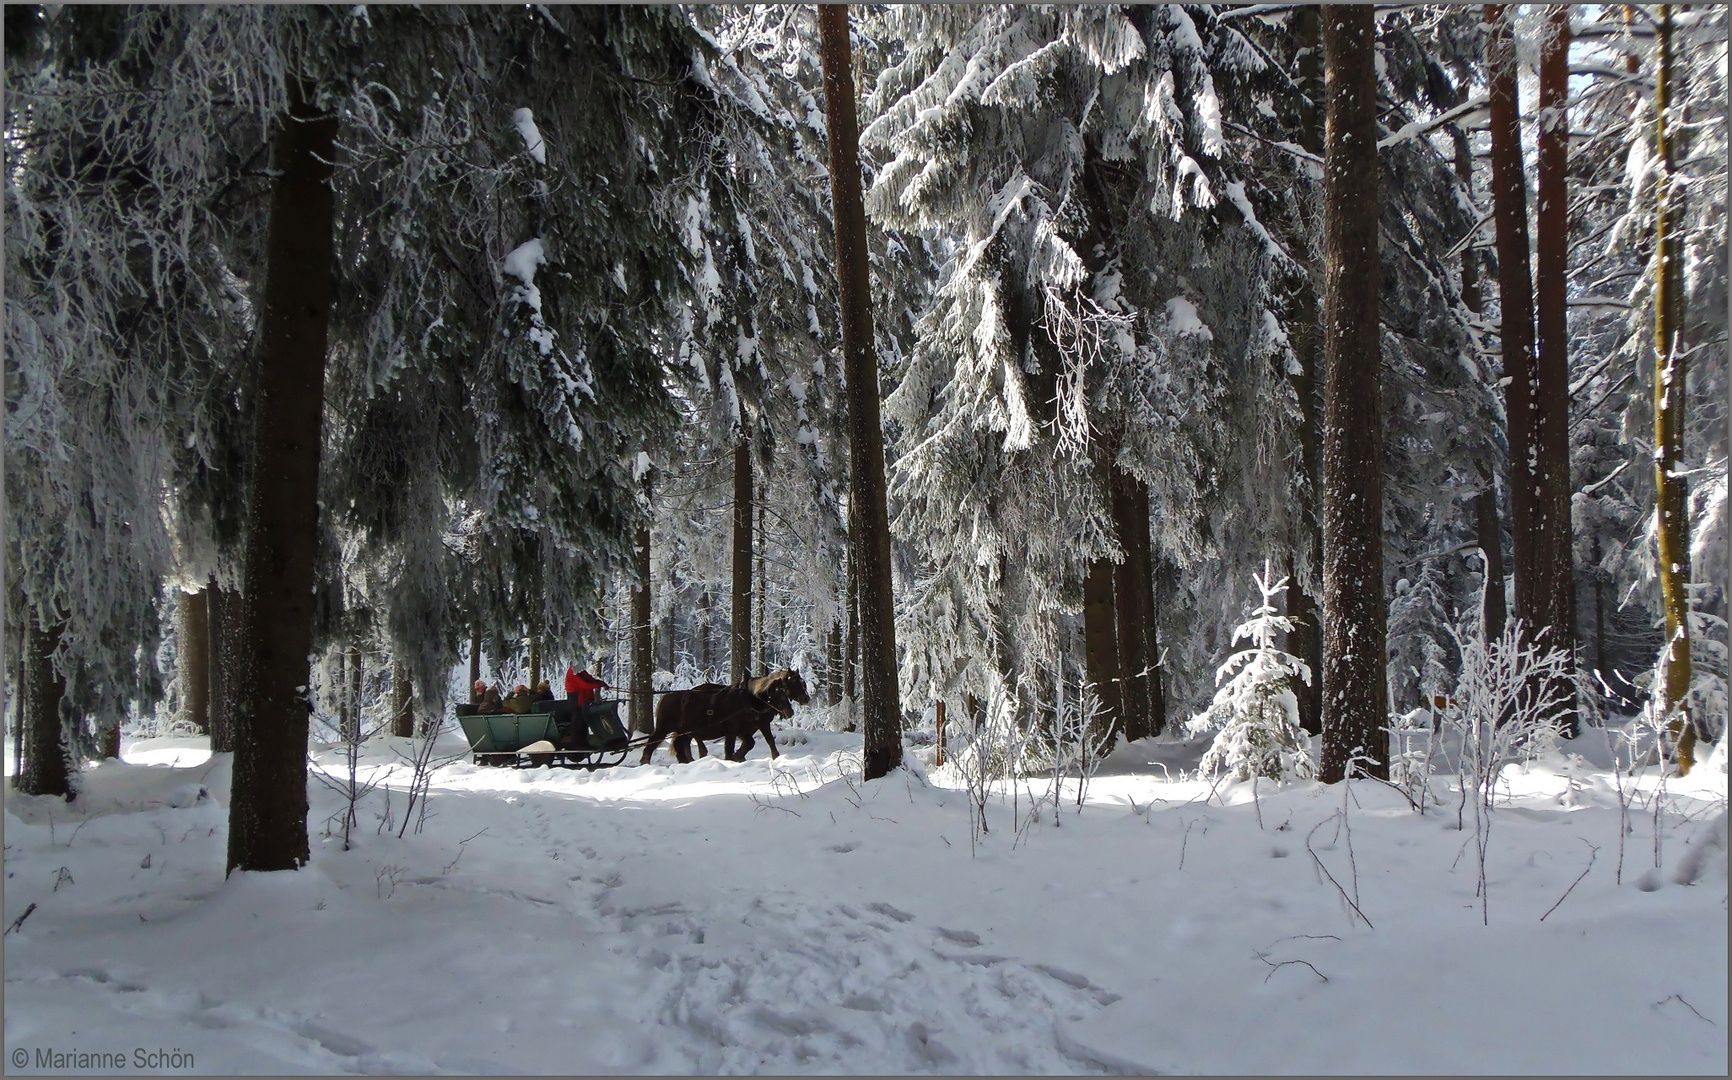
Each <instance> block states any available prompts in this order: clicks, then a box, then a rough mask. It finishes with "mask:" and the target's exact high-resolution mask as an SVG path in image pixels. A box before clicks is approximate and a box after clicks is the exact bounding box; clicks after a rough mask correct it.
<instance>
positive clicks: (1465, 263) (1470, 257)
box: [1450, 124, 1485, 315]
mask: <svg viewBox="0 0 1732 1080" xmlns="http://www.w3.org/2000/svg"><path fill="white" fill-rule="evenodd" d="M1450 134H1451V135H1453V136H1454V138H1455V178H1456V179H1457V180H1460V181H1461V184H1462V186H1463V187H1465V188H1466V189H1467V197H1468V200H1469V201H1470V202H1471V201H1472V200H1473V147H1472V146H1470V145H1469V143H1468V138H1467V129H1466V128H1463V127H1462V126H1461V125H1460V124H1456V125H1454V126H1452V127H1451V128H1450ZM1475 231H1476V232H1477V228H1476V230H1475ZM1479 264H1480V254H1479V247H1478V246H1477V244H1476V243H1475V242H1471V241H1470V242H1469V243H1468V245H1467V247H1465V248H1463V249H1462V252H1461V302H1462V304H1463V305H1464V306H1465V307H1466V308H1467V309H1468V310H1469V311H1471V312H1473V313H1474V314H1475V315H1478V314H1479V313H1480V311H1481V310H1482V308H1483V307H1484V304H1485V301H1484V299H1483V297H1482V295H1481V292H1480V285H1479Z"/></svg>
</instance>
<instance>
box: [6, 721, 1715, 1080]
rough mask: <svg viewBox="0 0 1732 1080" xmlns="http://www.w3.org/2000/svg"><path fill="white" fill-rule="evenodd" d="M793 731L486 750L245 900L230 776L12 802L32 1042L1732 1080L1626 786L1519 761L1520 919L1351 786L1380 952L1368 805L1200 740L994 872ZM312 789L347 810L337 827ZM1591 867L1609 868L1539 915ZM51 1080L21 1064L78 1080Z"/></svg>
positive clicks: (423, 1066) (143, 773)
mask: <svg viewBox="0 0 1732 1080" xmlns="http://www.w3.org/2000/svg"><path fill="white" fill-rule="evenodd" d="M787 741H788V742H790V743H792V744H793V745H788V746H786V747H785V749H786V751H787V752H786V753H785V754H784V756H783V757H782V758H781V759H780V760H779V761H777V762H775V763H774V764H773V765H772V763H770V762H769V761H767V760H766V759H764V758H763V757H762V756H754V757H753V758H752V759H751V760H749V761H747V762H744V763H739V764H735V763H729V762H722V761H718V760H716V759H714V758H711V759H707V760H703V761H700V762H699V763H697V764H694V765H690V766H679V765H664V764H660V763H659V761H660V759H658V764H656V765H653V766H650V767H647V768H638V767H630V766H628V767H626V768H621V769H617V770H613V771H611V772H599V773H596V774H586V773H579V772H565V771H559V770H555V771H552V772H549V771H548V770H523V771H511V770H500V769H479V768H475V767H473V766H470V765H468V764H458V765H454V766H451V767H449V768H448V769H446V770H445V771H444V772H442V773H441V774H440V776H439V779H438V781H437V782H436V785H435V789H434V797H433V802H432V810H433V814H432V816H430V818H429V820H428V822H427V825H426V828H425V830H424V831H423V833H422V834H421V835H419V836H416V835H414V834H411V835H409V836H407V837H405V838H404V839H402V840H398V839H396V838H395V837H394V836H390V835H383V834H380V833H379V832H378V831H377V826H378V824H379V820H380V817H381V815H382V814H383V813H384V801H383V799H384V797H383V795H382V794H375V795H374V796H373V797H371V798H370V800H369V801H368V802H367V803H366V804H365V806H364V807H363V810H362V823H363V824H362V829H361V831H360V833H359V837H358V840H359V842H358V844H357V846H356V847H355V849H354V850H352V851H348V852H344V851H341V850H340V846H341V845H340V843H338V842H336V841H334V840H326V839H325V838H324V837H323V836H322V835H315V838H314V845H315V856H314V861H313V864H312V865H311V866H310V867H309V868H308V869H306V870H305V871H302V872H299V873H295V874H275V875H239V876H237V877H236V878H235V879H231V880H229V881H226V882H225V881H224V880H223V879H222V876H221V867H222V856H223V845H224V842H225V838H224V830H225V827H226V811H225V809H224V808H223V806H222V803H223V801H224V800H225V799H226V789H227V780H226V768H227V763H226V761H222V760H218V761H206V760H202V759H203V758H204V756H205V755H204V753H203V752H202V751H200V750H198V749H196V748H194V747H190V746H177V745H176V744H173V743H171V742H168V741H164V740H157V741H154V742H151V743H137V744H131V745H129V746H128V748H127V757H128V762H127V763H126V764H119V765H115V764H111V765H106V766H101V767H98V768H95V769H93V770H91V772H90V773H89V774H88V776H87V777H86V791H85V794H84V796H83V797H82V798H81V799H80V800H79V802H78V803H77V804H75V805H74V807H73V808H67V807H63V806H60V805H59V804H57V803H50V802H45V801H40V800H31V799H23V798H16V797H9V799H8V817H7V820H6V826H7V829H6V844H7V851H6V869H7V882H6V885H7V889H6V903H5V918H6V920H7V921H8V923H10V922H11V921H12V920H14V919H17V918H18V917H19V915H20V914H21V913H22V912H23V910H24V909H25V907H26V906H27V905H28V904H29V903H32V902H34V903H36V904H37V905H38V910H37V911H35V912H34V913H33V914H32V915H31V916H30V917H29V918H28V919H27V920H26V921H25V923H24V924H23V926H22V927H21V929H20V930H19V931H17V932H16V933H13V934H11V935H9V936H8V937H7V938H6V1017H5V1021H6V1029H5V1030H6V1052H7V1053H8V1054H9V1055H11V1054H14V1053H16V1052H17V1050H19V1049H24V1050H26V1051H27V1052H28V1053H30V1054H32V1055H34V1054H35V1053H36V1052H37V1050H38V1049H39V1048H50V1049H57V1050H85V1051H95V1050H103V1051H109V1050H115V1049H118V1050H120V1051H123V1052H124V1053H126V1054H128V1055H130V1054H132V1053H133V1052H134V1050H135V1049H136V1048H140V1047H142V1048H146V1049H147V1050H149V1049H156V1048H160V1049H163V1050H170V1051H172V1050H174V1049H177V1048H178V1049H180V1050H182V1051H186V1052H189V1053H190V1054H191V1055H192V1057H193V1061H194V1069H195V1070H196V1071H198V1072H255V1073H256V1072H339V1071H341V1072H377V1073H391V1072H399V1073H400V1072H495V1073H497V1072H544V1073H580V1074H581V1073H616V1072H634V1073H636V1072H651V1073H685V1072H727V1073H735V1072H795V1073H826V1072H890V1073H905V1072H916V1073H919V1072H947V1073H1021V1072H1048V1073H1050V1072H1155V1071H1160V1072H1168V1071H1173V1072H1251V1073H1264V1072H1458V1071H1459V1072H1494V1071H1511V1072H1526V1071H1533V1072H1563V1073H1582V1072H1605V1073H1626V1072H1663V1073H1682V1072H1692V1073H1694V1072H1705V1073H1720V1074H1723V1073H1724V1072H1725V1069H1726V1045H1725V1030H1726V1009H1727V1006H1726V925H1725V922H1726V916H1725V903H1726V895H1727V887H1726V871H1725V862H1724V858H1723V854H1722V856H1721V857H1720V858H1719V860H1718V862H1716V863H1715V864H1714V866H1713V868H1712V869H1711V871H1710V873H1709V874H1708V875H1707V876H1706V877H1705V878H1704V879H1703V880H1702V881H1701V883H1700V884H1698V885H1695V886H1691V887H1684V886H1680V885H1677V884H1673V883H1671V881H1670V880H1669V879H1668V878H1667V876H1666V874H1659V875H1651V880H1645V881H1644V885H1646V886H1651V888H1644V887H1638V886H1637V885H1636V884H1634V882H1635V881H1636V879H1637V878H1638V877H1639V876H1640V875H1641V872H1642V871H1643V870H1644V869H1645V868H1646V867H1648V866H1651V864H1652V850H1651V849H1652V840H1651V835H1650V834H1648V833H1647V832H1646V831H1645V830H1646V828H1647V825H1646V824H1645V823H1643V822H1638V823H1637V829H1638V833H1637V835H1634V836H1632V837H1630V838H1629V840H1628V844H1629V849H1628V850H1627V852H1626V862H1625V874H1624V884H1623V885H1622V886H1621V887H1619V886H1616V885H1614V884H1613V880H1612V878H1613V863H1614V860H1615V850H1614V849H1615V846H1616V835H1617V811H1616V802H1615V799H1612V798H1611V796H1610V795H1609V794H1608V793H1607V792H1605V791H1603V790H1601V787H1602V786H1601V785H1599V784H1598V783H1597V782H1592V781H1591V782H1590V783H1589V784H1588V786H1587V787H1586V788H1585V789H1583V790H1581V791H1578V792H1576V793H1575V794H1573V795H1563V794H1561V793H1563V791H1564V787H1565V784H1564V781H1563V779H1562V778H1561V777H1560V776H1558V775H1557V774H1556V772H1555V771H1550V772H1548V771H1547V770H1545V769H1534V770H1530V773H1529V774H1528V775H1526V776H1524V777H1521V778H1519V781H1518V785H1517V787H1516V790H1515V794H1516V798H1515V800H1514V803H1513V805H1511V806H1510V807H1508V808H1506V809H1500V810H1499V815H1500V817H1499V820H1498V824H1497V832H1496V833H1494V838H1493V841H1492V852H1493V856H1492V864H1491V867H1490V869H1489V876H1490V880H1491V889H1492V891H1491V925H1490V926H1489V927H1485V926H1482V925H1480V914H1479V910H1478V905H1477V903H1476V902H1475V900H1474V884H1475V881H1476V876H1477V875H1476V871H1475V869H1474V867H1473V866H1472V865H1471V864H1472V863H1473V858H1472V854H1471V851H1470V852H1469V853H1468V854H1467V855H1465V856H1462V858H1461V859H1460V860H1459V861H1457V859H1456V856H1457V853H1458V852H1459V851H1460V850H1461V847H1462V842H1463V839H1464V838H1463V834H1462V833H1460V832H1457V831H1455V829H1454V820H1453V814H1450V815H1438V814H1435V813H1433V814H1428V815H1427V816H1425V817H1423V818H1421V817H1418V816H1417V815H1414V814H1413V813H1412V811H1411V810H1409V809H1408V808H1407V807H1406V805H1405V804H1404V803H1402V802H1401V801H1400V799H1399V798H1398V797H1397V796H1395V795H1394V794H1393V793H1392V792H1389V791H1387V790H1386V789H1382V788H1377V787H1369V786H1368V787H1362V788H1356V789H1355V791H1354V794H1353V803H1352V804H1350V817H1349V820H1350V823H1351V829H1352V834H1351V838H1352V851H1351V858H1352V861H1351V862H1349V855H1350V852H1349V850H1348V843H1347V836H1345V835H1341V834H1340V831H1339V830H1335V833H1336V835H1332V831H1331V828H1330V827H1329V826H1324V827H1322V828H1320V829H1319V830H1318V832H1317V833H1316V834H1315V835H1312V836H1311V838H1310V840H1311V843H1310V847H1311V848H1312V849H1314V850H1315V851H1316V852H1317V854H1318V856H1319V858H1320V859H1321V860H1322V861H1323V863H1324V864H1325V865H1326V866H1328V867H1329V868H1330V870H1331V873H1334V874H1335V875H1336V876H1337V877H1338V878H1339V879H1340V880H1341V881H1343V883H1344V885H1348V887H1350V888H1351V887H1352V886H1351V884H1350V882H1351V881H1352V877H1351V874H1352V872H1353V870H1354V868H1356V869H1357V878H1358V885H1357V888H1358V890H1359V902H1360V906H1361V907H1362V909H1363V910H1364V911H1365V912H1366V914H1367V916H1368V917H1369V918H1370V919H1371V920H1372V922H1373V923H1374V924H1375V929H1371V928H1368V927H1366V926H1365V925H1364V924H1363V923H1361V922H1359V921H1358V920H1357V918H1356V917H1354V916H1352V915H1351V913H1350V912H1349V911H1348V910H1347V909H1346V907H1345V905H1344V904H1343V902H1342V900H1341V898H1340V895H1339V894H1338V893H1337V892H1336V889H1335V887H1334V886H1333V885H1332V884H1330V883H1329V881H1328V880H1327V879H1326V878H1325V877H1324V876H1323V875H1322V874H1320V873H1319V871H1318V870H1317V868H1316V866H1315V865H1314V863H1313V861H1312V857H1311V853H1310V851H1308V849H1307V842H1306V841H1307V834H1308V833H1309V832H1310V830H1311V829H1312V828H1313V826H1316V825H1318V823H1320V822H1325V821H1327V820H1328V819H1329V818H1330V817H1331V815H1333V814H1334V813H1335V812H1336V811H1337V810H1338V809H1339V807H1340V804H1341V797H1340V793H1339V789H1335V790H1333V791H1332V790H1329V789H1323V788H1320V787H1317V786H1315V785H1301V786H1296V787H1291V788H1288V789H1285V790H1282V791H1279V792H1275V793H1271V792H1270V791H1269V790H1267V789H1265V790H1263V791H1262V792H1261V793H1260V810H1261V817H1262V825H1261V826H1260V825H1259V823H1258V820H1257V811H1258V809H1259V807H1258V806H1256V805H1253V803H1252V801H1251V794H1250V792H1249V791H1248V790H1241V789H1234V790H1228V791H1223V792H1221V797H1217V798H1216V799H1215V800H1213V801H1208V802H1205V801H1204V797H1205V796H1206V794H1207V791H1208V788H1207V786H1206V785H1201V786H1200V785H1197V784H1196V783H1195V782H1184V783H1177V782H1175V783H1168V782H1166V781H1164V780H1162V779H1160V770H1159V769H1156V768H1151V767H1150V766H1149V765H1148V762H1149V761H1150V760H1153V759H1155V758H1158V757H1161V756H1163V755H1167V756H1169V757H1170V755H1171V754H1173V753H1174V752H1176V748H1167V747H1147V746H1141V745H1139V746H1137V747H1132V748H1128V749H1126V750H1123V751H1121V752H1120V753H1119V754H1118V755H1115V758H1114V759H1113V760H1112V761H1110V762H1109V767H1108V769H1107V772H1108V773H1109V774H1112V775H1104V776H1102V777H1101V778H1099V779H1098V780H1097V781H1096V783H1095V785H1094V787H1093V788H1092V789H1091V798H1090V802H1089V805H1088V806H1087V807H1086V808H1085V809H1084V810H1083V812H1082V813H1081V814H1080V815H1079V814H1076V813H1074V812H1071V813H1067V814H1066V815H1065V816H1064V817H1063V818H1062V823H1061V825H1060V826H1059V827H1058V828H1054V827H1053V826H1052V824H1051V822H1050V819H1049V820H1048V822H1047V823H1046V824H1043V825H1039V826H1036V827H1034V828H1032V829H1030V830H1027V831H1026V832H1024V833H1023V834H1022V835H1021V837H1020V838H1019V837H1018V836H1017V835H1016V830H1015V829H1014V828H1013V822H1012V817H1011V814H1010V811H1009V808H1008V806H1006V807H1005V808H1002V809H999V810H996V811H995V812H994V813H995V816H994V817H993V818H991V819H990V823H991V825H992V828H993V831H992V832H991V833H990V834H988V835H987V836H986V837H984V838H982V841H981V843H980V845H979V847H978V849H976V850H974V851H972V852H971V845H970V840H969V826H968V818H967V812H966V810H965V809H964V801H963V797H962V796H961V794H960V793H959V792H956V791H954V790H950V789H947V788H945V787H943V786H941V784H940V783H939V780H941V779H942V777H938V778H935V779H934V780H933V781H931V782H928V781H926V780H924V779H922V778H921V777H920V776H919V775H912V776H911V775H908V774H898V775H895V776H893V777H891V778H889V779H887V780H886V781H881V782H878V783H874V784H871V785H865V786H862V785H860V784H859V782H858V780H857V776H858V773H857V772H855V773H854V774H853V778H850V777H849V776H848V771H849V766H850V763H851V762H853V761H857V754H858V737H857V736H846V735H835V734H830V733H824V732H811V733H790V735H789V737H788V738H787ZM369 753H370V759H371V760H372V761H373V762H375V763H377V764H379V765H381V766H384V765H386V764H388V763H390V762H391V761H392V760H393V757H392V753H391V750H390V747H389V744H388V743H385V742H381V743H380V744H379V745H378V746H377V747H373V748H370V751H369ZM762 753H763V751H762V749H759V750H758V751H756V755H762ZM175 755H180V756H181V759H182V760H181V762H180V764H179V766H178V767H171V766H170V765H169V764H168V761H169V760H171V759H172V758H173V757H174V756H175ZM1151 773H1152V774H1153V775H1151ZM201 787H202V788H203V789H204V790H205V792H206V793H207V794H206V795H205V796H203V797H201V796H200V795H199V790H200V788H201ZM312 795H313V801H314V814H313V820H314V825H315V828H322V823H323V821H324V818H325V817H326V816H327V815H329V814H331V813H332V812H333V811H334V810H335V808H336V804H335V802H334V801H333V798H332V796H331V795H330V793H329V792H327V791H325V790H324V789H323V788H322V787H320V786H318V785H315V786H314V787H313V788H312ZM1223 797H1224V799H1225V802H1226V805H1222V798H1223ZM393 798H394V800H395V802H396V805H395V807H394V812H395V813H396V814H397V815H400V814H401V800H402V795H401V788H400V785H399V790H398V792H397V793H396V794H395V795H394V796H393ZM1560 798H1561V801H1562V802H1565V803H1572V802H1573V803H1574V804H1575V805H1574V806H1565V805H1560ZM1671 798H1672V805H1673V806H1674V807H1675V809H1676V810H1677V811H1679V812H1680V813H1679V814H1677V815H1668V816H1667V818H1666V821H1665V823H1664V829H1663V835H1664V836H1665V842H1666V845H1667V849H1666V850H1667V853H1668V855H1667V863H1668V868H1670V866H1671V865H1672V864H1673V863H1674V862H1676V861H1677V858H1678V856H1680V855H1681V854H1682V853H1683V851H1684V849H1685V846H1686V843H1687V842H1688V841H1689V840H1690V838H1691V837H1693V836H1697V835H1698V834H1702V835H1712V833H1704V831H1703V830H1704V829H1705V828H1707V825H1708V822H1709V821H1710V820H1711V819H1712V818H1713V817H1714V814H1715V813H1719V812H1723V807H1724V799H1725V777H1724V773H1720V774H1718V779H1717V781H1715V780H1709V779H1704V780H1702V781H1699V782H1697V783H1696V785H1695V786H1694V787H1691V786H1689V785H1675V790H1674V791H1673V793H1672V796H1671ZM1151 804H1153V805H1152V807H1151ZM50 814H52V816H53V821H52V825H51V824H50V819H49V815H50ZM1682 815H1691V816H1692V817H1693V820H1690V821H1685V820H1684V819H1683V816H1682ZM1446 817H1447V819H1448V820H1446ZM1720 828H1721V829H1722V830H1723V828H1724V824H1723V819H1722V823H1721V825H1720ZM1469 836H1471V833H1470V834H1469ZM1578 837H1580V839H1578ZM1700 842H1701V841H1698V843H1700ZM1588 843H1592V844H1595V845H1598V846H1599V848H1600V851H1599V853H1598V855H1597V856H1596V857H1595V869H1594V870H1593V871H1591V872H1590V874H1589V876H1588V877H1587V878H1585V879H1583V881H1582V884H1581V885H1580V886H1579V887H1577V888H1576V890H1575V892H1574V893H1573V894H1572V895H1571V896H1570V898H1569V899H1568V900H1567V901H1566V902H1565V903H1564V904H1562V905H1561V906H1560V907H1559V908H1558V910H1557V911H1556V912H1555V913H1553V914H1552V915H1550V916H1549V917H1548V918H1547V920H1546V921H1545V922H1544V923H1540V922H1539V921H1538V918H1539V916H1540V915H1541V914H1542V913H1544V912H1545V910H1546V909H1547V908H1548V907H1550V906H1551V905H1552V904H1553V903H1554V902H1555V901H1556V900H1557V898H1558V897H1559V896H1560V895H1561V894H1562V893H1563V892H1564V890H1565V889H1566V888H1568V887H1569V886H1570V883H1571V881H1573V880H1574V879H1575V878H1576V877H1577V875H1579V874H1580V873H1581V870H1582V868H1583V867H1584V866H1586V865H1587V863H1588V857H1589V849H1588V846H1587V844H1588ZM1644 845H1646V846H1645V847H1644ZM1722 851H1723V849H1722ZM1644 858H1646V859H1647V862H1645V863H1644V862H1643V861H1642V859H1644ZM1181 861H1182V867H1181ZM1452 864H1453V869H1452ZM62 867H64V868H65V871H64V873H62V872H61V868H62ZM56 882H59V887H58V888H56V887H55V885H56ZM1284 961H1294V962H1293V963H1290V964H1283V962H1284ZM1301 961H1302V962H1303V963H1301ZM1275 965H1282V966H1275ZM1324 979H1327V981H1324ZM1697 1014H1700V1015H1697ZM35 1065H36V1060H35V1059H34V1058H32V1060H31V1063H30V1067H29V1068H26V1069H14V1071H65V1070H49V1069H42V1070H38V1069H36V1068H35Z"/></svg>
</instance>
